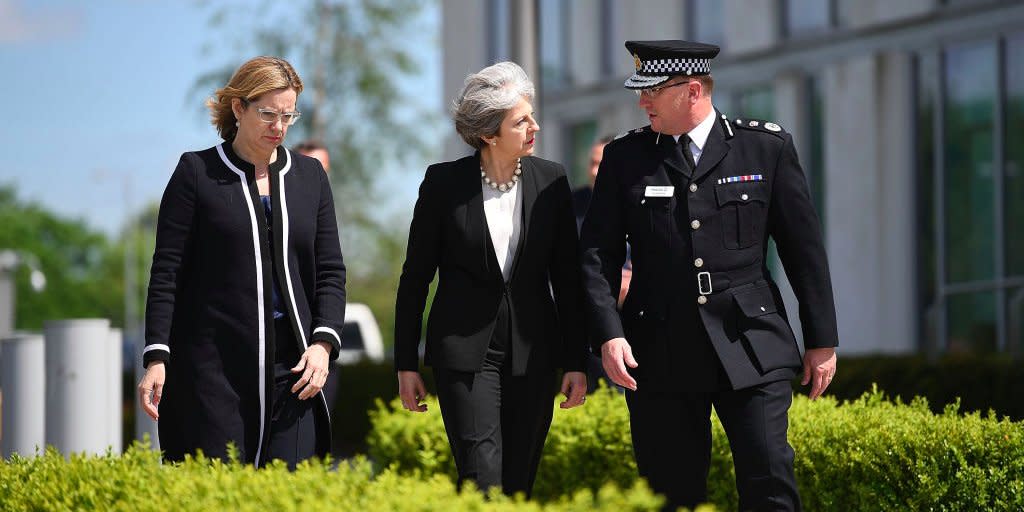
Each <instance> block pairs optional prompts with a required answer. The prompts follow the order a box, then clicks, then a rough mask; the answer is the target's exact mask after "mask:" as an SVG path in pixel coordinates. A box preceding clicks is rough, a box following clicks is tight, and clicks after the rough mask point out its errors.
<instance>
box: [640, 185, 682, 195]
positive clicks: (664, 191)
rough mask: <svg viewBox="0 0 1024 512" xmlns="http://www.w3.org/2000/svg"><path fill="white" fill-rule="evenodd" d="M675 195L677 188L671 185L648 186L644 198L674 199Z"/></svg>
mask: <svg viewBox="0 0 1024 512" xmlns="http://www.w3.org/2000/svg"><path fill="white" fill-rule="evenodd" d="M675 193H676V188H675V187H673V186H671V185H669V186H667V187H656V186H654V185H648V186H647V190H645V191H644V197H672V196H673V195H675Z"/></svg>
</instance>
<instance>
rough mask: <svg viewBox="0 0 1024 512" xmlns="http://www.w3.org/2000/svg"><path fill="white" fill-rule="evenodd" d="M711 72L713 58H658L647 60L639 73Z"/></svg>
mask: <svg viewBox="0 0 1024 512" xmlns="http://www.w3.org/2000/svg"><path fill="white" fill-rule="evenodd" d="M710 72H711V59H657V60H645V61H643V64H642V65H641V67H640V69H639V70H638V71H637V73H640V74H644V75H665V74H684V75H696V74H704V75H706V74H708V73H710Z"/></svg>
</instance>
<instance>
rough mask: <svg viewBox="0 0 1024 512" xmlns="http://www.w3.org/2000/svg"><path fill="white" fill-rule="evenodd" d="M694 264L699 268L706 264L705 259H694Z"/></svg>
mask: <svg viewBox="0 0 1024 512" xmlns="http://www.w3.org/2000/svg"><path fill="white" fill-rule="evenodd" d="M693 266H695V267H697V268H700V267H703V266H704V260H702V259H700V258H697V259H695V260H693Z"/></svg>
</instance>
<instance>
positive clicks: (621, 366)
mask: <svg viewBox="0 0 1024 512" xmlns="http://www.w3.org/2000/svg"><path fill="white" fill-rule="evenodd" d="M601 365H602V366H604V372H605V373H607V374H608V378H610V379H612V382H614V383H616V384H618V385H620V386H622V387H624V388H626V389H632V390H633V391H636V379H634V378H633V376H631V375H630V374H629V372H628V371H626V367H627V366H629V367H630V368H636V367H637V366H638V365H637V362H636V359H633V349H632V348H630V346H629V343H628V342H626V338H612V339H610V340H608V341H606V342H604V345H601Z"/></svg>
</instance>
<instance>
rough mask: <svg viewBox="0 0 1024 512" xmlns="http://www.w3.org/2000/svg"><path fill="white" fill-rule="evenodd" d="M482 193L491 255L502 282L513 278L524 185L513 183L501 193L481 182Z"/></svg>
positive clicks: (521, 227) (521, 216)
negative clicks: (494, 259)
mask: <svg viewBox="0 0 1024 512" xmlns="http://www.w3.org/2000/svg"><path fill="white" fill-rule="evenodd" d="M480 186H481V187H483V193H484V215H485V216H486V217H487V230H488V231H490V233H491V243H492V244H493V246H494V255H495V256H496V257H497V258H498V266H499V267H501V275H502V276H504V278H505V280H506V281H508V278H509V277H511V275H512V260H513V259H515V255H516V248H517V247H519V234H520V233H521V232H522V229H523V214H522V204H523V192H522V190H523V186H522V183H521V182H520V183H516V186H514V187H512V190H509V191H508V192H502V191H500V190H497V189H493V188H491V187H490V186H489V185H487V184H486V183H483V182H482V181H481V183H480Z"/></svg>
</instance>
